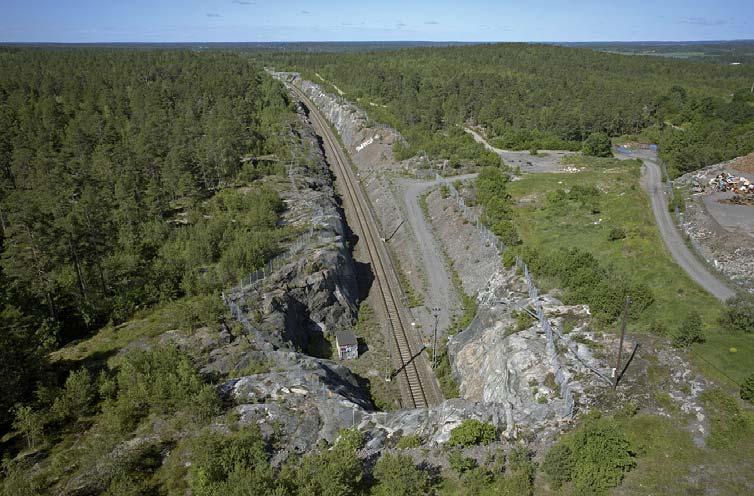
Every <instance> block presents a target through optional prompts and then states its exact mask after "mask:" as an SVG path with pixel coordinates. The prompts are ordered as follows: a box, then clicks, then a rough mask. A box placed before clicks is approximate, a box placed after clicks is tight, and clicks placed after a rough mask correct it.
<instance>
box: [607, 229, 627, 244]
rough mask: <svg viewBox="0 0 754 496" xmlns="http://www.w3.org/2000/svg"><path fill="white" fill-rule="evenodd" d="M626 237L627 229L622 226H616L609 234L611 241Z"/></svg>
mask: <svg viewBox="0 0 754 496" xmlns="http://www.w3.org/2000/svg"><path fill="white" fill-rule="evenodd" d="M625 238H626V231H625V230H624V229H623V228H622V227H614V228H612V229H610V232H609V233H608V235H607V239H608V240H609V241H618V240H619V239H625Z"/></svg>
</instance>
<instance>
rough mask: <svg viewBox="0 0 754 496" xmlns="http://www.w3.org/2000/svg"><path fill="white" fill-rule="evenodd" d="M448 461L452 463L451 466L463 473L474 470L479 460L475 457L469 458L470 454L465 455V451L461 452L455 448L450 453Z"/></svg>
mask: <svg viewBox="0 0 754 496" xmlns="http://www.w3.org/2000/svg"><path fill="white" fill-rule="evenodd" d="M448 463H449V464H450V468H452V469H453V470H455V471H456V472H458V473H459V474H463V473H464V472H468V471H469V470H474V469H475V468H477V462H476V460H474V459H473V458H469V457H468V456H463V453H461V452H460V451H458V450H453V451H451V452H450V454H449V455H448Z"/></svg>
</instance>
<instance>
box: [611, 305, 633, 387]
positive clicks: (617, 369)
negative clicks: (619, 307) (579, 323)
mask: <svg viewBox="0 0 754 496" xmlns="http://www.w3.org/2000/svg"><path fill="white" fill-rule="evenodd" d="M630 307H631V297H630V296H627V297H626V305H625V307H624V308H623V322H622V323H621V327H620V343H619V344H618V358H617V360H616V362H615V371H614V372H613V376H614V377H613V378H614V380H613V391H615V388H617V387H618V380H619V379H620V359H621V354H622V353H623V340H624V339H625V338H626V324H627V322H628V309H629V308H630Z"/></svg>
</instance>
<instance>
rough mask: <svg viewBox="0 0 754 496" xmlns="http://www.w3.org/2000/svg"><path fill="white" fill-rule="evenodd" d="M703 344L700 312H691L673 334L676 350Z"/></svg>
mask: <svg viewBox="0 0 754 496" xmlns="http://www.w3.org/2000/svg"><path fill="white" fill-rule="evenodd" d="M703 342H704V332H703V331H702V316H701V315H699V313H698V312H691V313H690V314H688V315H687V316H686V317H685V318H684V319H683V320H682V321H681V323H680V324H679V325H678V327H677V328H676V330H675V333H674V334H673V346H675V347H676V348H687V347H689V346H691V345H692V344H694V343H703Z"/></svg>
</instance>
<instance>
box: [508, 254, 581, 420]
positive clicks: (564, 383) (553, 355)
mask: <svg viewBox="0 0 754 496" xmlns="http://www.w3.org/2000/svg"><path fill="white" fill-rule="evenodd" d="M516 266H518V268H520V269H521V271H522V272H523V273H524V279H526V286H527V288H528V290H529V298H531V300H532V302H533V303H534V309H535V313H536V315H537V320H539V325H540V326H541V327H542V330H543V331H544V332H545V336H546V337H547V344H546V346H545V348H546V350H547V356H548V358H549V360H550V367H551V368H552V370H553V371H554V372H553V373H554V375H555V383H556V384H557V385H558V386H559V388H560V396H561V397H562V398H563V401H564V402H565V409H564V410H565V411H564V416H566V417H572V416H573V413H574V410H575V404H574V401H573V394H572V393H571V386H570V384H568V378H567V377H566V376H565V373H564V372H563V367H561V365H560V357H559V356H558V350H557V348H556V347H555V337H554V332H553V329H552V325H551V324H550V319H548V318H547V316H546V315H545V312H544V309H543V308H542V302H541V301H539V290H538V289H537V286H536V285H535V284H534V281H533V280H532V277H531V273H530V272H529V267H528V266H527V265H526V263H524V261H523V260H521V258H520V257H516Z"/></svg>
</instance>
